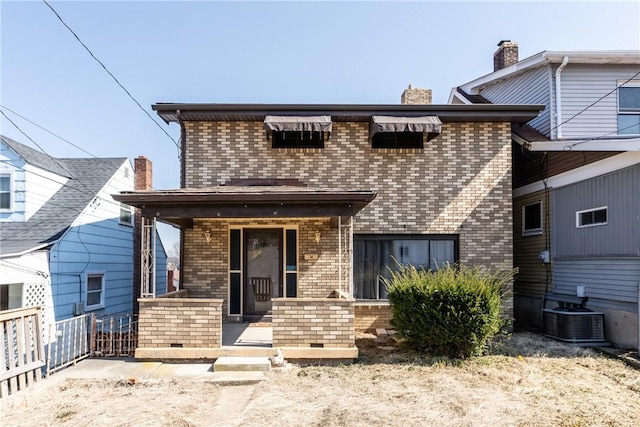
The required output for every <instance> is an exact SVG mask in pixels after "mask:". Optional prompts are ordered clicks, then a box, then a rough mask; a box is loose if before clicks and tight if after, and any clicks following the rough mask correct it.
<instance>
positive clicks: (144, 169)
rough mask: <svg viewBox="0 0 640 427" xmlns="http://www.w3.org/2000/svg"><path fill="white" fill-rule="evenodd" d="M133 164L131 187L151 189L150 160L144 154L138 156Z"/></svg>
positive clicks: (151, 167) (151, 168) (151, 171)
mask: <svg viewBox="0 0 640 427" xmlns="http://www.w3.org/2000/svg"><path fill="white" fill-rule="evenodd" d="M133 166H134V169H135V178H134V187H133V188H134V189H135V190H151V189H153V185H152V184H153V165H152V164H151V160H149V159H147V158H146V157H145V156H138V158H137V159H135V161H134V165H133Z"/></svg>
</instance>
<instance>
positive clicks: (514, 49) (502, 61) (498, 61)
mask: <svg viewBox="0 0 640 427" xmlns="http://www.w3.org/2000/svg"><path fill="white" fill-rule="evenodd" d="M516 62H518V43H514V42H512V41H511V40H502V41H500V43H498V50H496V53H494V54H493V71H498V70H502V69H503V68H506V67H508V66H509V65H513V64H515V63H516Z"/></svg>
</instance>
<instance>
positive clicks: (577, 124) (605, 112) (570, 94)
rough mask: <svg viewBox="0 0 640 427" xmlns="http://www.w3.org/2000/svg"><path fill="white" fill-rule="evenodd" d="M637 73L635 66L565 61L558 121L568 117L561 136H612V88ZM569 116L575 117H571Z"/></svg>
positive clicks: (615, 123)
mask: <svg viewBox="0 0 640 427" xmlns="http://www.w3.org/2000/svg"><path fill="white" fill-rule="evenodd" d="M556 68H557V66H554V72H555V69H556ZM637 72H638V67H637V66H635V65H611V64H607V65H586V64H584V65H583V64H576V65H573V64H571V60H569V65H567V66H566V68H565V69H564V70H563V71H562V94H561V95H562V101H561V102H562V120H563V121H565V120H569V119H570V120H569V121H568V122H567V123H565V124H563V125H562V137H563V138H567V139H570V138H596V137H600V136H603V135H605V134H609V136H615V135H616V134H617V133H618V95H617V90H616V88H617V87H618V85H619V84H620V83H622V82H625V81H627V80H629V79H630V78H632V77H633V76H634V75H635V74H636V73H637ZM554 85H555V84H554ZM600 98H602V99H601V100H600ZM594 102H595V104H594V105H593V106H590V105H591V104H593V103H594ZM587 107H588V108H587ZM585 108H587V109H586V110H585V111H584V112H582V110H584V109H585ZM576 114H577V116H576ZM573 116H576V117H575V118H573V119H572V117H573Z"/></svg>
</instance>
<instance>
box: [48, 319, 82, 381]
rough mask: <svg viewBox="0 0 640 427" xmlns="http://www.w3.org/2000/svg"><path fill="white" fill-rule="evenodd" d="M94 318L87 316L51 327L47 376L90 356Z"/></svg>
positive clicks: (59, 322)
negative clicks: (90, 332) (90, 334)
mask: <svg viewBox="0 0 640 427" xmlns="http://www.w3.org/2000/svg"><path fill="white" fill-rule="evenodd" d="M91 320H92V316H91V315H90V314H85V315H82V316H77V317H73V318H71V319H65V320H60V321H58V322H55V323H52V324H50V325H49V344H48V345H47V375H50V374H52V373H54V372H55V371H57V370H59V369H62V368H64V367H66V366H69V365H71V364H74V363H76V362H78V361H79V360H82V359H84V358H86V357H88V356H89V353H90V349H89V331H90V330H91V327H90V324H91Z"/></svg>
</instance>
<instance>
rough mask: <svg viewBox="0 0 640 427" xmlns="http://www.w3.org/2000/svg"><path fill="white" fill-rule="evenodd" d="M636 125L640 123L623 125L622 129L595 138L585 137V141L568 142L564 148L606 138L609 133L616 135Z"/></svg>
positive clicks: (567, 148) (568, 148) (569, 148)
mask: <svg viewBox="0 0 640 427" xmlns="http://www.w3.org/2000/svg"><path fill="white" fill-rule="evenodd" d="M636 126H638V124H637V123H634V124H632V125H629V126H626V127H623V128H622V129H618V130H614V131H612V132H609V133H605V134H603V135H600V136H595V137H593V138H588V139H585V140H583V141H578V142H574V143H573V144H571V145H569V144H567V145H565V146H564V147H563V148H564V149H566V150H571V149H572V148H573V147H575V146H576V145H580V144H584V143H585V142H589V141H597V140H599V139H602V138H604V137H605V136H609V135H614V134H616V135H617V134H619V133H620V131H621V130H627V129H631V128H633V127H636Z"/></svg>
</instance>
